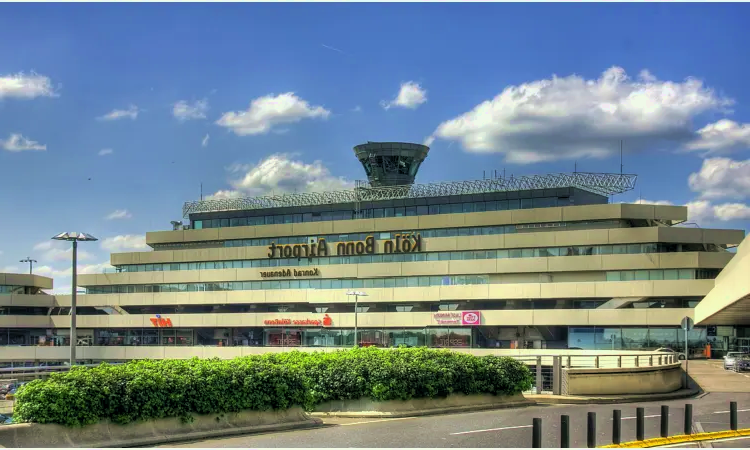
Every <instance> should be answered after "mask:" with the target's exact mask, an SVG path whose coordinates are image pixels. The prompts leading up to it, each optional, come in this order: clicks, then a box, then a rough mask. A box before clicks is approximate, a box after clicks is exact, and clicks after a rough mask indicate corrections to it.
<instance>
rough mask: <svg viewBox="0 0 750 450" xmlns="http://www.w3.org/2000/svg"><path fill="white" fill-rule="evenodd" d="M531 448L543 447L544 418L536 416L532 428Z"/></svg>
mask: <svg viewBox="0 0 750 450" xmlns="http://www.w3.org/2000/svg"><path fill="white" fill-rule="evenodd" d="M531 448H542V419H540V418H538V417H535V418H534V421H533V427H532V429H531Z"/></svg>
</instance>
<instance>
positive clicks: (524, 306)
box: [0, 297, 701, 316]
mask: <svg viewBox="0 0 750 450" xmlns="http://www.w3.org/2000/svg"><path fill="white" fill-rule="evenodd" d="M700 300H701V299H700V297H677V298H672V297H654V298H649V299H648V300H644V301H640V302H634V303H631V304H629V305H627V307H628V308H638V309H647V308H694V307H695V306H696V305H697V304H698V303H699V302H700ZM606 302H607V300H605V299H558V298H554V299H537V300H531V299H514V300H499V299H497V300H486V301H456V302H453V303H446V302H442V303H441V302H422V301H416V302H415V303H412V304H407V303H404V302H398V303H380V302H379V303H369V304H368V303H367V301H366V299H360V301H359V303H358V306H357V312H359V313H368V312H369V313H385V312H389V313H390V312H430V311H433V312H435V311H474V310H481V311H498V310H548V309H595V308H598V307H600V306H601V305H603V304H604V303H606ZM120 308H122V309H123V310H124V311H125V312H126V313H127V314H135V315H151V316H154V315H157V314H162V315H172V314H235V313H237V314H247V313H251V314H259V313H318V314H323V313H330V314H346V313H353V312H354V304H352V303H329V304H320V303H291V304H266V303H260V304H258V303H229V304H181V305H147V306H135V305H126V306H121V307H120ZM76 314H78V315H80V316H93V315H112V314H117V312H116V311H114V308H112V307H109V306H104V307H93V306H78V307H77V308H76ZM8 315H12V316H67V315H70V308H69V307H59V306H56V307H53V308H47V307H40V306H0V316H8Z"/></svg>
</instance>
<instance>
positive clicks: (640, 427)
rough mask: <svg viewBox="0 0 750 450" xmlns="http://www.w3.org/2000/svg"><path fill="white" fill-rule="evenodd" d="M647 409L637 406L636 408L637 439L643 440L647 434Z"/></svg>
mask: <svg viewBox="0 0 750 450" xmlns="http://www.w3.org/2000/svg"><path fill="white" fill-rule="evenodd" d="M645 411H646V410H645V409H643V408H636V410H635V439H636V440H637V441H642V440H643V439H644V437H645V435H646V433H645V432H644V430H645V420H646V417H645V415H646V412H645Z"/></svg>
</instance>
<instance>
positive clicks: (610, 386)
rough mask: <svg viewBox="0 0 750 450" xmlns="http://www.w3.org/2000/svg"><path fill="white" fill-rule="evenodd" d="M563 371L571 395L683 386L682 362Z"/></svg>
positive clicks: (660, 391)
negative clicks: (663, 364) (658, 365)
mask: <svg viewBox="0 0 750 450" xmlns="http://www.w3.org/2000/svg"><path fill="white" fill-rule="evenodd" d="M562 370H563V372H564V375H563V376H564V377H567V395H591V396H599V395H634V394H663V393H666V392H674V391H676V390H678V389H680V388H681V387H682V366H681V364H680V363H675V364H671V365H667V366H662V367H631V368H624V369H623V368H613V369H562ZM563 383H565V381H563Z"/></svg>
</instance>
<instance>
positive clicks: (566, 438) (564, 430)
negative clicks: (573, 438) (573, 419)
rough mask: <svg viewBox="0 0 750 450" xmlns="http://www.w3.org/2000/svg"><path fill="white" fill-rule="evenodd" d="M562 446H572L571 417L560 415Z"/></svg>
mask: <svg viewBox="0 0 750 450" xmlns="http://www.w3.org/2000/svg"><path fill="white" fill-rule="evenodd" d="M560 448H570V417H568V416H566V415H562V416H560Z"/></svg>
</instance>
